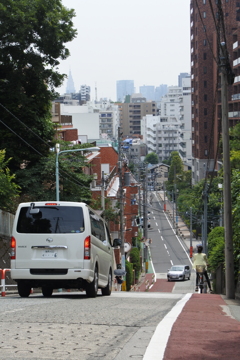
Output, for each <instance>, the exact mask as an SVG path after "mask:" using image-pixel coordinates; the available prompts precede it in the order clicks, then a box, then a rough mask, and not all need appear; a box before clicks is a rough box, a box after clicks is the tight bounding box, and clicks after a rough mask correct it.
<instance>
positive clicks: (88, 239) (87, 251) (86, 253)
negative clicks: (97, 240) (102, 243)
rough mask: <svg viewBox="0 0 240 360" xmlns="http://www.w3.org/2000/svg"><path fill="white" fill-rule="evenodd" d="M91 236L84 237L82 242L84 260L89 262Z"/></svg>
mask: <svg viewBox="0 0 240 360" xmlns="http://www.w3.org/2000/svg"><path fill="white" fill-rule="evenodd" d="M90 251H91V236H88V237H86V239H85V240H84V260H89V259H90V258H91V253H90Z"/></svg>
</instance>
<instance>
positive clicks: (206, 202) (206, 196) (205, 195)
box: [203, 183, 208, 254]
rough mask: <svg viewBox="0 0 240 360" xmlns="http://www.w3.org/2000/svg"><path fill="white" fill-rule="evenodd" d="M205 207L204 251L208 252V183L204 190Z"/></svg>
mask: <svg viewBox="0 0 240 360" xmlns="http://www.w3.org/2000/svg"><path fill="white" fill-rule="evenodd" d="M203 207H204V214H203V215H204V220H203V251H204V252H205V253H206V254H207V252H208V251H207V228H208V222H207V209H208V194H207V183H206V185H205V189H204V191H203Z"/></svg>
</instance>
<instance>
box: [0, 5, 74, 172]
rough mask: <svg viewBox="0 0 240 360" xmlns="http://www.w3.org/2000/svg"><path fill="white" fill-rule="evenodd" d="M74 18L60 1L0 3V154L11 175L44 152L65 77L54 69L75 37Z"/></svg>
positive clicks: (43, 154)
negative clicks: (53, 105) (53, 104)
mask: <svg viewBox="0 0 240 360" xmlns="http://www.w3.org/2000/svg"><path fill="white" fill-rule="evenodd" d="M74 16H75V14H74V11H73V10H68V9H66V8H65V7H64V6H63V5H62V3H61V0H51V1H49V0H14V1H12V0H1V2H0V23H1V26H0V39H1V52H0V80H1V88H0V106H1V122H0V132H1V138H0V149H1V148H2V149H4V148H6V149H7V150H6V155H7V158H9V157H12V158H13V159H12V161H11V163H9V167H10V168H11V169H12V170H14V172H15V169H17V168H19V166H20V165H21V164H23V163H25V164H28V163H29V162H36V161H38V159H39V158H40V157H42V156H43V157H44V156H46V155H47V154H48V152H49V148H50V146H51V141H52V138H53V134H54V129H53V124H52V122H51V112H50V110H51V101H52V100H53V99H54V98H56V93H55V90H54V88H57V87H59V86H60V85H61V84H62V82H63V80H64V77H65V75H63V74H60V73H59V72H58V71H57V66H58V65H59V59H66V58H67V57H68V56H69V51H68V49H67V48H66V47H65V43H67V42H69V41H71V40H72V39H73V38H74V37H75V36H76V30H75V29H74V28H73V22H72V18H73V17H74ZM35 134H36V135H35ZM17 135H18V136H17ZM41 139H42V140H41Z"/></svg>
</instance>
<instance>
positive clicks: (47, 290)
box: [42, 286, 53, 297]
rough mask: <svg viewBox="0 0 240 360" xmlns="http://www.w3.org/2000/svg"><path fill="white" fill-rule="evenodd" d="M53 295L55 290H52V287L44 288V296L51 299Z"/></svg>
mask: <svg viewBox="0 0 240 360" xmlns="http://www.w3.org/2000/svg"><path fill="white" fill-rule="evenodd" d="M52 293H53V288H51V287H50V286H43V287H42V294H43V296H45V297H50V296H52Z"/></svg>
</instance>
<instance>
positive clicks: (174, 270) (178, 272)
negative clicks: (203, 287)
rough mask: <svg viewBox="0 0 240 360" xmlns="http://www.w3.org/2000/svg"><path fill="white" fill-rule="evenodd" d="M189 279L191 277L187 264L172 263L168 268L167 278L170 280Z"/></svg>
mask: <svg viewBox="0 0 240 360" xmlns="http://www.w3.org/2000/svg"><path fill="white" fill-rule="evenodd" d="M187 278H188V280H190V278H191V269H190V266H189V265H173V266H172V267H171V269H169V270H168V273H167V279H168V281H171V280H183V281H184V280H185V279H187Z"/></svg>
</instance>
